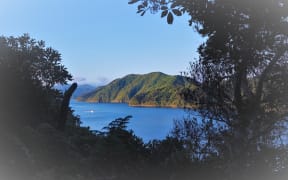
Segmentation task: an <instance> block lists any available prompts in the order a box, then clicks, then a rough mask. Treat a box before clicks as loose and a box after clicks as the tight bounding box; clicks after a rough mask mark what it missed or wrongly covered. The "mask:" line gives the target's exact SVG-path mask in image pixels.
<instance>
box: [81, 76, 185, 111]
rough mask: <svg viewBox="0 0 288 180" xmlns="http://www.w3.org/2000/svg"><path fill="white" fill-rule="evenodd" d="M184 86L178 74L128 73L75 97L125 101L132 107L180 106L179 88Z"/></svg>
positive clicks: (181, 103)
mask: <svg viewBox="0 0 288 180" xmlns="http://www.w3.org/2000/svg"><path fill="white" fill-rule="evenodd" d="M184 86H185V79H184V78H183V77H181V76H171V75H166V74H164V73H161V72H153V73H149V74H144V75H136V74H130V75H127V76H125V77H123V78H120V79H116V80H114V81H112V82H111V83H110V84H108V85H106V86H103V87H100V88H97V89H96V90H95V91H93V92H91V93H88V94H85V95H83V96H80V97H78V100H79V101H86V102H100V103H104V102H113V103H128V104H129V105H131V106H161V107H181V106H183V105H184V103H183V101H182V100H181V98H180V95H179V93H180V91H181V89H182V88H183V87H184Z"/></svg>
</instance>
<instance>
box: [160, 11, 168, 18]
mask: <svg viewBox="0 0 288 180" xmlns="http://www.w3.org/2000/svg"><path fill="white" fill-rule="evenodd" d="M167 14H168V10H165V11H162V13H161V18H163V17H165V16H167Z"/></svg>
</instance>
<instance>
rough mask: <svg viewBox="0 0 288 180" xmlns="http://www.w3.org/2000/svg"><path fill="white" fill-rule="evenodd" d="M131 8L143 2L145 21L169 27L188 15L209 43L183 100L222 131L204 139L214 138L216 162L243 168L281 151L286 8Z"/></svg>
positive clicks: (272, 4)
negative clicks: (163, 20) (156, 16)
mask: <svg viewBox="0 0 288 180" xmlns="http://www.w3.org/2000/svg"><path fill="white" fill-rule="evenodd" d="M129 3H130V4H133V3H140V4H139V6H138V13H141V15H144V13H145V12H146V11H151V12H152V13H156V12H158V11H161V17H167V22H168V24H172V23H173V15H176V16H180V15H182V14H184V13H187V14H188V15H189V16H190V17H191V19H190V21H189V24H190V25H191V26H193V28H194V29H195V30H196V31H197V32H198V33H199V34H201V35H202V36H203V37H206V38H207V41H206V42H205V43H203V44H202V45H201V46H200V47H199V48H198V52H199V59H198V60H197V61H196V62H193V63H191V66H190V72H189V73H186V75H187V76H188V79H189V80H191V82H193V83H196V84H198V88H197V89H196V90H191V89H186V90H185V91H184V92H183V97H184V98H185V99H186V100H188V101H190V102H191V103H197V105H198V109H196V110H197V111H199V112H200V114H201V115H202V117H203V120H204V121H203V122H204V123H205V125H209V124H210V125H209V128H216V129H217V130H216V134H215V131H213V133H211V134H210V135H209V134H208V135H207V136H205V137H206V140H207V138H210V137H211V138H213V137H214V138H213V140H214V141H213V143H211V142H209V141H206V142H207V143H208V142H209V144H208V145H209V146H210V147H212V149H214V150H215V149H217V151H218V153H219V156H221V157H223V158H224V157H225V158H227V159H237V161H238V162H239V163H238V164H241V163H242V162H241V163H240V161H244V159H252V157H253V154H255V153H258V152H261V151H262V150H264V149H265V148H266V147H271V146H273V147H279V141H277V138H279V137H281V132H282V131H281V129H283V127H284V126H283V125H284V123H285V122H287V118H286V117H287V115H288V108H287V107H288V94H287V92H288V91H287V90H288V79H287V75H288V61H287V58H288V56H287V55H288V53H287V49H288V1H285V0H252V1H251V0H242V1H238V0H186V1H183V0H132V1H130V2H129ZM202 125H203V124H202ZM215 137H217V138H215ZM278 140H279V139H278ZM219 144H220V145H221V147H219ZM251 162H252V161H250V163H251ZM270 163H271V162H270ZM242 164H243V165H247V162H243V163H242ZM238 168H239V167H238Z"/></svg>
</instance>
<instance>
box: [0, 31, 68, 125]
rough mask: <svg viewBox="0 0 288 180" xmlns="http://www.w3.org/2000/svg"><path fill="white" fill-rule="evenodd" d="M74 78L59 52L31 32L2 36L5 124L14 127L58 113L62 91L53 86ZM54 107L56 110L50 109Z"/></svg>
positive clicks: (0, 75)
mask: <svg viewBox="0 0 288 180" xmlns="http://www.w3.org/2000/svg"><path fill="white" fill-rule="evenodd" d="M71 79H72V76H71V75H70V74H69V73H68V71H67V69H66V68H65V67H64V66H63V65H62V64H61V55H60V54H59V52H58V51H56V50H54V49H52V48H51V47H46V46H45V42H44V41H36V40H35V39H32V38H30V36H29V35H28V34H24V35H23V36H20V37H4V36H1V37H0V83H1V94H0V96H1V97H0V98H1V103H0V110H1V116H2V117H1V121H3V123H4V124H9V122H10V123H12V124H11V125H12V127H13V126H14V125H17V126H18V125H21V123H24V122H27V121H30V122H31V121H34V120H35V121H39V119H41V118H42V119H43V118H45V119H49V117H51V116H52V115H55V113H56V111H57V110H56V109H57V108H58V102H59V101H60V100H61V98H62V95H61V94H60V93H59V92H57V91H56V90H53V89H52V87H53V86H54V85H55V84H56V83H59V84H66V83H67V81H68V80H71ZM51 110H53V113H51V112H47V111H51ZM46 116H47V117H46ZM50 119H53V117H51V118H50Z"/></svg>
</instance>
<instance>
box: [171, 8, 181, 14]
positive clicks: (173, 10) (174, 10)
mask: <svg viewBox="0 0 288 180" xmlns="http://www.w3.org/2000/svg"><path fill="white" fill-rule="evenodd" d="M172 12H173V13H174V14H175V15H176V16H181V15H182V12H181V11H179V10H178V9H172Z"/></svg>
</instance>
